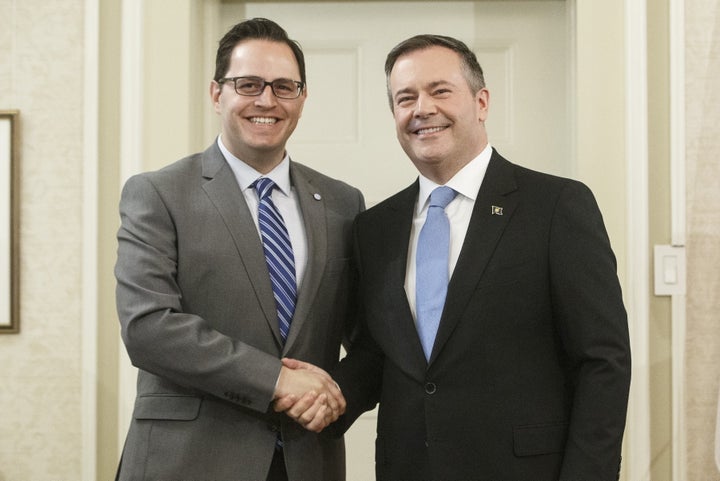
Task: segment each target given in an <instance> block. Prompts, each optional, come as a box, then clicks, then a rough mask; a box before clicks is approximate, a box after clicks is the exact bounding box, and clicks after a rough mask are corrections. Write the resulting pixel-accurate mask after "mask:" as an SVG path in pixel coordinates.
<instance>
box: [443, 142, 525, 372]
mask: <svg viewBox="0 0 720 481" xmlns="http://www.w3.org/2000/svg"><path fill="white" fill-rule="evenodd" d="M516 190H517V184H516V182H515V176H514V172H513V166H512V164H511V163H510V162H508V161H507V160H505V159H503V158H502V157H501V156H500V154H498V153H497V151H495V150H493V154H492V157H491V158H490V163H489V165H488V168H487V171H486V173H485V178H484V179H483V182H482V185H481V186H480V191H479V192H478V197H477V199H476V201H475V207H474V208H473V212H472V216H471V218H470V225H469V226H468V231H467V234H466V235H465V240H464V242H463V247H462V249H461V251H460V256H459V258H458V261H457V264H456V266H455V270H454V272H453V275H452V278H451V279H450V284H449V286H448V293H447V298H446V300H445V308H444V310H443V315H442V318H441V321H440V326H439V328H438V333H437V336H436V338H435V345H434V347H433V352H432V355H431V357H430V363H432V362H433V361H434V360H435V358H436V357H437V356H438V354H439V352H440V351H441V350H442V348H443V346H444V345H445V343H446V342H447V340H448V338H449V337H450V336H451V335H452V332H453V331H454V329H455V327H456V326H457V323H458V322H459V321H460V318H461V316H462V314H463V312H464V310H465V307H466V306H467V304H468V302H469V301H470V298H471V297H472V295H473V293H474V292H475V289H476V286H477V284H478V282H479V281H480V279H481V277H482V275H483V272H484V271H485V266H486V265H487V263H488V261H489V260H490V258H491V257H492V254H493V252H494V251H495V246H496V245H497V243H498V241H499V240H500V237H501V236H502V233H503V231H504V230H505V227H506V226H507V224H508V222H509V221H510V219H511V218H512V215H513V213H514V212H515V209H516V207H517V203H518V199H519V198H518V196H517V195H514V193H515V191H516Z"/></svg>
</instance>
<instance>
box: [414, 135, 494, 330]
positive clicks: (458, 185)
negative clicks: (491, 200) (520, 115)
mask: <svg viewBox="0 0 720 481" xmlns="http://www.w3.org/2000/svg"><path fill="white" fill-rule="evenodd" d="M491 154H492V147H491V146H490V144H488V145H487V146H486V147H485V148H484V149H483V151H482V152H480V154H479V155H478V156H477V157H475V158H474V159H473V160H471V161H470V162H469V163H468V164H467V165H466V166H465V167H463V168H462V169H460V171H459V172H458V173H457V174H455V175H454V176H453V177H452V178H451V179H450V180H449V181H448V182H447V183H446V184H445V185H446V186H448V187H450V188H452V189H453V190H454V191H455V192H457V193H458V194H457V196H455V198H454V199H453V200H452V201H451V202H450V203H449V204H448V206H447V207H446V208H445V213H446V214H447V216H448V220H449V221H450V256H449V262H448V264H449V265H448V269H449V272H448V279H450V278H452V273H453V271H454V270H455V265H456V264H457V260H458V257H459V256H460V250H461V249H462V246H463V242H464V241H465V234H467V230H468V226H469V225H470V217H471V216H472V211H473V207H475V199H476V198H477V194H478V191H479V190H480V184H482V181H483V178H485V171H486V170H487V166H488V163H489V162H490V156H491ZM419 178H420V191H419V193H418V199H417V202H416V204H415V213H414V215H413V223H412V229H411V230H410V245H409V248H408V258H407V269H406V271H405V294H406V295H407V298H408V303H409V304H410V311H411V312H412V315H413V318H415V319H417V315H416V302H415V272H416V267H415V258H416V256H417V243H418V237H419V236H420V230H421V229H422V226H423V224H425V218H426V217H427V211H428V200H429V199H430V194H431V193H432V191H433V190H435V188H436V187H440V186H439V185H438V184H436V183H435V182H433V181H432V180H430V179H428V178H427V177H424V176H423V175H422V174H420V177H419Z"/></svg>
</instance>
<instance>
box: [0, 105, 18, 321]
mask: <svg viewBox="0 0 720 481" xmlns="http://www.w3.org/2000/svg"><path fill="white" fill-rule="evenodd" d="M19 115H20V112H19V111H17V110H0V334H15V333H18V332H20V306H19V300H20V293H19V288H20V273H19V268H20V266H19V263H20V252H19V229H20V221H19V213H20V206H19V192H18V191H19V180H20V179H19V175H18V170H19V168H18V164H19V158H18V157H19V148H20V147H19V142H20V136H19V132H18V118H19Z"/></svg>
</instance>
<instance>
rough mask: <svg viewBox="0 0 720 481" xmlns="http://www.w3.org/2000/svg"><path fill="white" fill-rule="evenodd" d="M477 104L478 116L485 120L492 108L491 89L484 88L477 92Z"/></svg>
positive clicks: (482, 120) (479, 118)
mask: <svg viewBox="0 0 720 481" xmlns="http://www.w3.org/2000/svg"><path fill="white" fill-rule="evenodd" d="M475 106H476V108H477V116H478V120H479V121H480V122H485V120H487V116H488V110H489V108H490V91H489V90H488V89H486V88H482V89H480V90H478V91H477V93H476V94H475Z"/></svg>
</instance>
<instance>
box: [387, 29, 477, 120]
mask: <svg viewBox="0 0 720 481" xmlns="http://www.w3.org/2000/svg"><path fill="white" fill-rule="evenodd" d="M430 47H445V48H447V49H450V50H452V51H453V52H456V53H457V54H458V55H459V56H460V62H461V65H462V68H463V73H464V76H465V80H467V83H468V86H469V87H470V90H471V91H472V92H473V93H477V92H478V91H479V90H481V89H483V88H485V76H484V75H483V70H482V67H481V66H480V63H479V62H478V60H477V57H476V56H475V53H474V52H473V51H472V50H470V48H469V47H468V46H467V45H465V43H464V42H462V41H460V40H458V39H456V38H452V37H446V36H444V35H432V34H423V35H416V36H414V37H411V38H409V39H407V40H404V41H402V42H400V43H399V44H397V45H396V46H395V47H394V48H393V49H392V50H391V51H390V53H389V54H388V56H387V59H385V78H386V81H387V93H388V100H389V101H390V108H391V109H392V108H393V102H392V92H391V91H390V72H392V69H393V67H394V66H395V62H397V59H398V58H400V57H401V56H403V55H405V54H408V53H411V52H415V51H417V50H425V49H427V48H430Z"/></svg>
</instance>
